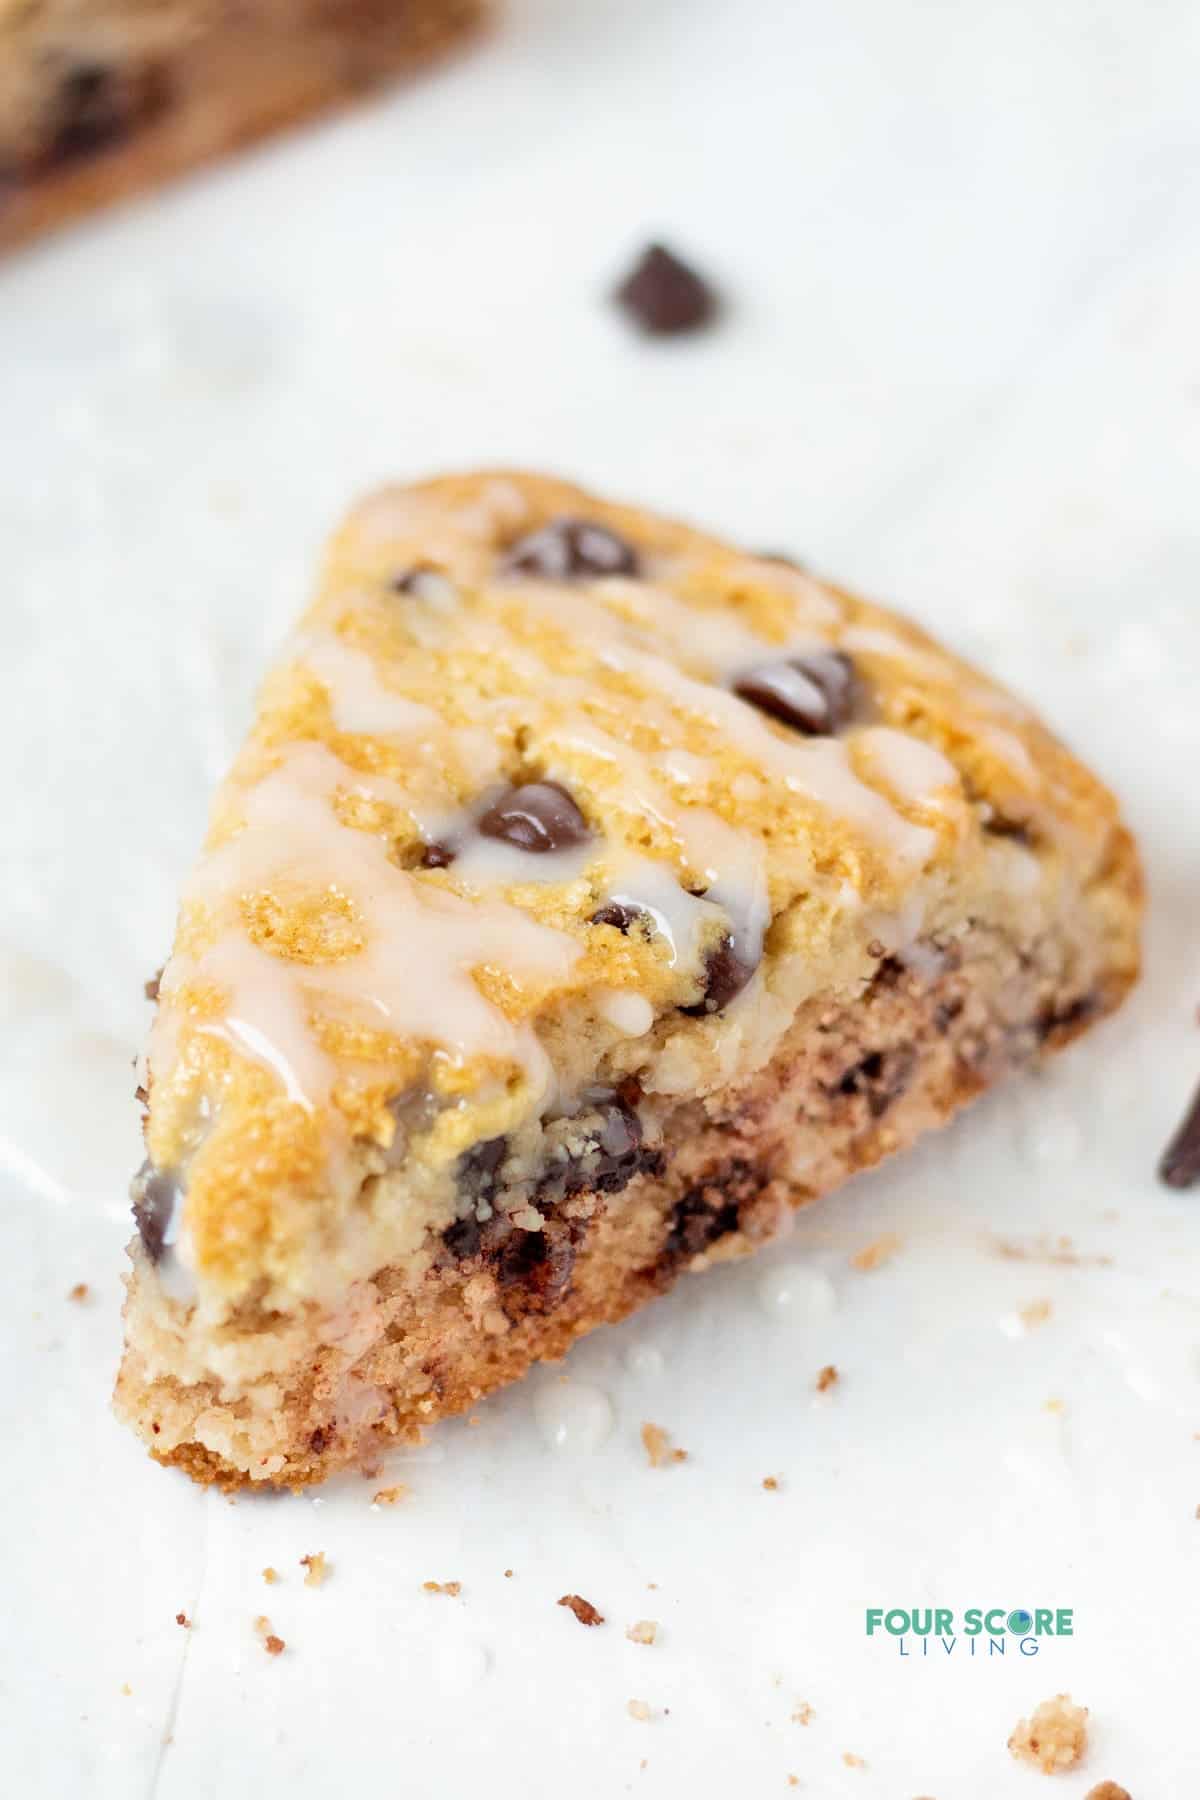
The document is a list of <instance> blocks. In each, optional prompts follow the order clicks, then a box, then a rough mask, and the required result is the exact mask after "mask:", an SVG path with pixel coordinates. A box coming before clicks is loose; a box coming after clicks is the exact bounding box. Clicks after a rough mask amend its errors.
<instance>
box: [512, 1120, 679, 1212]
mask: <svg viewBox="0 0 1200 1800" xmlns="http://www.w3.org/2000/svg"><path fill="white" fill-rule="evenodd" d="M593 1110H594V1112H595V1113H596V1114H597V1115H598V1119H597V1122H596V1123H595V1124H589V1123H588V1122H587V1120H586V1118H585V1119H584V1120H583V1121H582V1124H583V1127H584V1129H586V1132H587V1138H586V1142H585V1144H584V1145H583V1147H582V1148H578V1147H577V1148H576V1149H575V1150H574V1151H573V1152H572V1154H571V1155H569V1156H566V1157H563V1158H562V1159H561V1160H558V1161H551V1162H550V1164H549V1166H548V1167H547V1169H546V1172H545V1173H544V1174H543V1176H542V1177H541V1180H540V1181H539V1182H538V1186H537V1190H536V1193H535V1196H534V1198H535V1200H536V1203H537V1205H538V1206H540V1207H542V1208H545V1207H547V1206H557V1205H558V1204H559V1202H560V1201H562V1200H564V1199H568V1198H569V1197H570V1196H571V1195H573V1194H581V1193H584V1192H592V1193H598V1194H619V1193H620V1192H621V1190H622V1189H623V1188H627V1187H628V1186H629V1183H630V1182H631V1181H632V1180H633V1178H634V1176H635V1175H640V1174H642V1173H643V1171H649V1170H657V1169H658V1168H659V1167H660V1166H661V1162H662V1158H661V1156H660V1153H659V1152H658V1151H657V1150H647V1149H646V1148H645V1147H644V1145H643V1143H642V1122H641V1120H640V1119H639V1118H638V1116H637V1113H636V1112H635V1111H634V1109H633V1107H632V1106H631V1105H630V1104H629V1102H628V1101H627V1100H626V1099H624V1098H623V1097H622V1096H620V1095H618V1094H615V1093H611V1092H610V1093H609V1094H607V1095H606V1096H605V1097H604V1098H602V1099H599V1100H598V1101H596V1102H595V1103H594V1107H593Z"/></svg>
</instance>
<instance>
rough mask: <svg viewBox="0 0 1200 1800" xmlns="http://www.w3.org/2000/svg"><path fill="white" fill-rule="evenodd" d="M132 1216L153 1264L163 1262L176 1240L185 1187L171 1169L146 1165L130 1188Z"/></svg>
mask: <svg viewBox="0 0 1200 1800" xmlns="http://www.w3.org/2000/svg"><path fill="white" fill-rule="evenodd" d="M129 1197H130V1199H131V1200H132V1201H133V1217H134V1222H135V1224H136V1225H137V1228H138V1235H139V1236H140V1238H141V1240H142V1243H143V1244H144V1245H145V1247H146V1255H147V1256H148V1257H149V1258H150V1261H151V1262H153V1263H156V1262H160V1261H161V1260H162V1256H163V1252H164V1251H165V1250H168V1249H169V1248H170V1246H171V1245H172V1244H173V1243H174V1241H175V1232H176V1226H177V1222H178V1212H179V1206H180V1202H181V1200H182V1198H183V1188H182V1186H181V1184H180V1181H179V1178H178V1176H177V1175H175V1174H173V1173H172V1172H171V1171H170V1170H169V1169H156V1168H155V1167H154V1164H153V1163H151V1162H144V1163H143V1164H142V1166H141V1168H140V1169H139V1170H138V1172H137V1174H136V1175H135V1176H134V1178H133V1182H132V1184H131V1185H130V1189H129Z"/></svg>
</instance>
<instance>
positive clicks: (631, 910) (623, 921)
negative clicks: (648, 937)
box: [591, 900, 644, 937]
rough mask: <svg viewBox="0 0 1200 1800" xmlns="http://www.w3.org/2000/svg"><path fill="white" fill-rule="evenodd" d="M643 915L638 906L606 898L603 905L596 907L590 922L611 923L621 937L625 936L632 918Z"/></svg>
mask: <svg viewBox="0 0 1200 1800" xmlns="http://www.w3.org/2000/svg"><path fill="white" fill-rule="evenodd" d="M643 917H644V912H643V909H642V908H641V907H640V906H630V905H628V904H627V903H626V902H625V901H624V900H608V901H606V902H605V904H604V905H603V906H600V907H597V909H596V911H595V912H594V913H593V914H592V917H591V923H592V924H593V925H611V926H612V927H613V930H614V931H619V932H620V933H621V936H622V937H626V936H627V935H628V933H629V927H630V926H631V925H632V924H633V922H634V920H635V919H640V918H643Z"/></svg>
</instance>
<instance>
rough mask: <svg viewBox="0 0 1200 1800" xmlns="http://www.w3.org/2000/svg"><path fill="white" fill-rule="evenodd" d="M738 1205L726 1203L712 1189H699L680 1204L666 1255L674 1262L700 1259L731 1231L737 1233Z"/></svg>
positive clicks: (674, 1215) (669, 1237)
mask: <svg viewBox="0 0 1200 1800" xmlns="http://www.w3.org/2000/svg"><path fill="white" fill-rule="evenodd" d="M737 1223H738V1209H737V1203H736V1201H732V1200H725V1201H722V1200H721V1198H720V1196H719V1195H718V1194H716V1193H714V1191H713V1190H712V1189H711V1188H708V1187H695V1188H691V1189H689V1191H688V1192H687V1193H686V1194H685V1195H684V1196H683V1199H682V1200H680V1201H678V1202H677V1203H676V1205H675V1209H674V1211H673V1212H672V1214H671V1223H670V1226H669V1227H668V1230H667V1237H666V1242H665V1243H664V1245H663V1255H664V1256H666V1257H669V1258H671V1259H672V1260H674V1259H675V1258H677V1257H682V1256H699V1255H700V1253H701V1251H702V1250H707V1249H708V1248H709V1246H710V1245H711V1244H715V1243H716V1241H717V1239H718V1238H719V1237H724V1236H725V1233H726V1232H727V1231H736V1230H737Z"/></svg>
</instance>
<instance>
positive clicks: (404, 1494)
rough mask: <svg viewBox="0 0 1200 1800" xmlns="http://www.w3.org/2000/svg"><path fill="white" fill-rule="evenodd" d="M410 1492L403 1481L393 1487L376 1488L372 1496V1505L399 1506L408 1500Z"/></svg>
mask: <svg viewBox="0 0 1200 1800" xmlns="http://www.w3.org/2000/svg"><path fill="white" fill-rule="evenodd" d="M409 1491H410V1490H409V1489H408V1488H407V1487H406V1486H405V1485H404V1483H403V1482H402V1481H397V1482H396V1483H395V1485H394V1486H393V1487H385V1488H376V1490H375V1492H374V1493H373V1494H372V1495H371V1505H372V1506H399V1504H400V1502H401V1501H402V1500H407V1499H408V1495H409Z"/></svg>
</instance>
